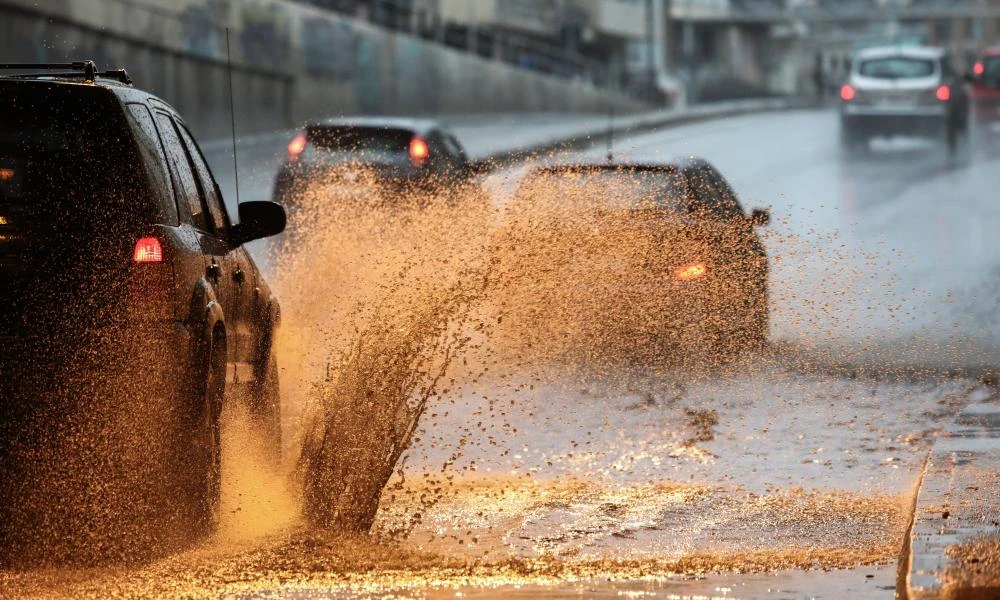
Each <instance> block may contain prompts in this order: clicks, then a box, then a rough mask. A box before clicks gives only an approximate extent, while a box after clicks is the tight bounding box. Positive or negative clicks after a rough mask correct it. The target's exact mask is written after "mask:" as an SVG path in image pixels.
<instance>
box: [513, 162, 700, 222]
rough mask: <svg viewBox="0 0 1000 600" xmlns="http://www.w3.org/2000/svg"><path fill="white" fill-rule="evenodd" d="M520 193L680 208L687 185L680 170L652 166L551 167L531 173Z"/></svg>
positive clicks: (611, 205) (604, 205)
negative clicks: (620, 167) (553, 168)
mask: <svg viewBox="0 0 1000 600" xmlns="http://www.w3.org/2000/svg"><path fill="white" fill-rule="evenodd" d="M519 193H520V194H521V195H527V194H531V195H544V196H546V197H548V198H550V199H551V202H552V203H553V204H555V203H558V204H571V205H574V206H580V207H581V208H594V209H601V210H622V209H629V210H631V209H643V208H656V209H660V210H668V211H671V212H681V211H682V210H684V209H685V208H686V207H687V202H686V199H687V197H688V187H687V184H686V181H685V179H684V177H683V175H681V174H680V173H677V172H674V171H667V170H653V169H601V168H597V169H580V170H575V169H574V170H569V169H567V170H550V171H542V172H539V173H537V174H535V175H533V176H531V177H530V178H529V179H528V180H527V181H526V182H525V183H524V184H523V185H522V186H521V189H520V190H519Z"/></svg>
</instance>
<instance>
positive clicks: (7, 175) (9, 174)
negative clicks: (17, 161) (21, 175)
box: [0, 167, 15, 181]
mask: <svg viewBox="0 0 1000 600" xmlns="http://www.w3.org/2000/svg"><path fill="white" fill-rule="evenodd" d="M14 175H15V172H14V169H8V168H7V167H0V181H10V180H11V179H14Z"/></svg>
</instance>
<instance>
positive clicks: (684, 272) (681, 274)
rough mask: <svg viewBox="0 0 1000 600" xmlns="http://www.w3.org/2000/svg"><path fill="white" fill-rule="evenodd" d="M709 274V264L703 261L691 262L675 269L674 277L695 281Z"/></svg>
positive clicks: (680, 279)
mask: <svg viewBox="0 0 1000 600" xmlns="http://www.w3.org/2000/svg"><path fill="white" fill-rule="evenodd" d="M707 274H708V265H706V264H705V263H703V262H695V263H689V264H686V265H681V266H679V267H677V268H676V269H674V279H676V280H677V281H693V280H695V279H701V278H702V277H704V276H705V275H707Z"/></svg>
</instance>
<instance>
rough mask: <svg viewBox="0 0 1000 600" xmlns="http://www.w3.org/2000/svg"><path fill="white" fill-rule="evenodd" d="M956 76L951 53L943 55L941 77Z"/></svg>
mask: <svg viewBox="0 0 1000 600" xmlns="http://www.w3.org/2000/svg"><path fill="white" fill-rule="evenodd" d="M954 76H955V69H954V68H952V65H951V55H949V54H945V55H944V56H942V57H941V78H942V79H949V78H952V77H954Z"/></svg>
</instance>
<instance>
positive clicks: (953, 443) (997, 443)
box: [904, 395, 1000, 599]
mask: <svg viewBox="0 0 1000 600" xmlns="http://www.w3.org/2000/svg"><path fill="white" fill-rule="evenodd" d="M998 492H1000V403H998V401H997V397H996V396H995V395H994V396H991V397H990V398H988V399H986V400H984V401H983V402H978V403H975V404H970V405H968V406H966V407H965V409H963V410H962V412H961V413H959V415H958V417H957V418H956V419H955V422H954V423H953V424H952V425H950V426H949V427H947V428H946V429H945V431H944V432H943V433H942V434H941V435H940V436H939V437H938V438H937V441H936V442H935V443H934V448H933V449H932V451H931V453H930V456H929V458H928V463H927V467H926V471H925V473H924V477H923V481H922V483H921V486H920V493H919V495H918V496H917V501H916V506H915V510H914V522H913V525H912V529H911V532H910V536H909V540H908V542H909V552H908V553H907V554H904V559H905V560H906V561H907V562H908V567H907V568H906V569H905V571H906V580H905V586H906V590H907V592H908V594H909V597H910V598H912V599H925V598H927V599H930V598H997V597H1000V493H998Z"/></svg>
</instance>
